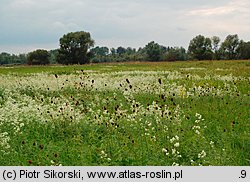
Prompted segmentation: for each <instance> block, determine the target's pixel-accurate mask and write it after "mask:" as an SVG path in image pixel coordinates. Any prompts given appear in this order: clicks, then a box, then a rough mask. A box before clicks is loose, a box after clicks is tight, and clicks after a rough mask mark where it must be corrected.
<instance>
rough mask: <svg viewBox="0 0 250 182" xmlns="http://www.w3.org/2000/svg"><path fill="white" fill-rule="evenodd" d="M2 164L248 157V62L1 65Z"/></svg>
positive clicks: (227, 161)
mask: <svg viewBox="0 0 250 182" xmlns="http://www.w3.org/2000/svg"><path fill="white" fill-rule="evenodd" d="M0 165H3V166H5V165H24V166H29V165H32V166H40V165H43V166H44V165H45V166H50V165H55V166H58V165H63V166H69V165H70V166H72V165H73V166H82V165H91V166H93V165H98V166H99V165H130V166H131V165H132V166H134V165H143V166H146V165H160V166H165V165H167V166H172V165H182V166H198V165H204V166H207V165H212V166H218V165H225V166H229V165H233V166H235V165H240V166H242V165H246V166H249V165H250V62H249V61H192V62H191V61H190V62H169V63H168V62H165V63H150V62H145V63H112V64H111V63H109V64H92V65H91V64H89V65H81V66H80V65H79V66H78V65H75V66H56V65H55V66H37V67H34V66H17V67H0Z"/></svg>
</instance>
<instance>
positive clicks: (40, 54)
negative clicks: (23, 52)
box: [27, 49, 49, 65]
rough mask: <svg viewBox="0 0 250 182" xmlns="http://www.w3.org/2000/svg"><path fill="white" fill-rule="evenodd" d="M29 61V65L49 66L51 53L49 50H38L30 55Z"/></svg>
mask: <svg viewBox="0 0 250 182" xmlns="http://www.w3.org/2000/svg"><path fill="white" fill-rule="evenodd" d="M27 61H28V64H29V65H41V64H43V65H45V64H49V53H48V51H47V50H43V49H37V50H35V51H33V52H30V53H29V54H28V57H27Z"/></svg>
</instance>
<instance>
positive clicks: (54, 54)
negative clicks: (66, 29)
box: [49, 49, 58, 64]
mask: <svg viewBox="0 0 250 182" xmlns="http://www.w3.org/2000/svg"><path fill="white" fill-rule="evenodd" d="M57 56H58V49H54V50H50V51H49V62H50V64H56V63H57Z"/></svg>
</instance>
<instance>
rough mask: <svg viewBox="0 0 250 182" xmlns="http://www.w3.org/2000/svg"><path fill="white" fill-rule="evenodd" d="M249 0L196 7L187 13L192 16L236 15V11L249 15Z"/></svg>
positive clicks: (235, 0) (234, 0) (236, 0)
mask: <svg viewBox="0 0 250 182" xmlns="http://www.w3.org/2000/svg"><path fill="white" fill-rule="evenodd" d="M249 8H250V1H249V0H233V1H230V2H228V3H227V4H225V5H223V6H219V7H210V8H202V9H194V10H191V11H189V12H188V13H187V15H192V16H220V15H234V14H236V13H244V14H248V15H249Z"/></svg>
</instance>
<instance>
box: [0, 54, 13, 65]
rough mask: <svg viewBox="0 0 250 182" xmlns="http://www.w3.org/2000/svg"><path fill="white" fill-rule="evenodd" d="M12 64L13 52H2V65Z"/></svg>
mask: <svg viewBox="0 0 250 182" xmlns="http://www.w3.org/2000/svg"><path fill="white" fill-rule="evenodd" d="M3 64H11V54H9V53H7V52H2V53H1V54H0V65H3Z"/></svg>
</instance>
